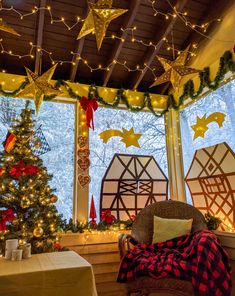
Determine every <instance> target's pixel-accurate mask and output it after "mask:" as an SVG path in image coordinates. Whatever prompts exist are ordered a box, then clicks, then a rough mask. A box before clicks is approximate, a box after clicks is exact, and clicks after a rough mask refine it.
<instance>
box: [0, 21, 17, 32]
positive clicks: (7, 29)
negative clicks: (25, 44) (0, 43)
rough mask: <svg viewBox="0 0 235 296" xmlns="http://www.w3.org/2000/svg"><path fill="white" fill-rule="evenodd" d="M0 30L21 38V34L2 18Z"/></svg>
mask: <svg viewBox="0 0 235 296" xmlns="http://www.w3.org/2000/svg"><path fill="white" fill-rule="evenodd" d="M0 30H1V31H4V32H7V33H10V34H13V35H16V36H20V34H19V33H17V32H16V30H14V29H13V28H12V27H10V26H9V25H8V24H7V23H6V22H5V21H4V20H3V19H2V18H0Z"/></svg>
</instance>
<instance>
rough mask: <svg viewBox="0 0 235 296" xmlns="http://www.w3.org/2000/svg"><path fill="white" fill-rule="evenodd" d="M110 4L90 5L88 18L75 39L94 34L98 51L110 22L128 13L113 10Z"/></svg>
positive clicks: (107, 0) (104, 1) (100, 1)
mask: <svg viewBox="0 0 235 296" xmlns="http://www.w3.org/2000/svg"><path fill="white" fill-rule="evenodd" d="M112 4H113V1H112V0H98V1H97V3H95V4H91V3H90V10H89V13H88V16H87V18H86V20H85V22H84V24H83V26H82V29H81V31H80V33H79V35H78V37H77V39H80V38H82V37H84V36H86V35H88V34H90V33H92V34H95V36H96V43H97V48H98V50H100V48H101V45H102V42H103V39H104V37H105V35H106V31H107V29H108V26H109V24H110V22H111V21H112V20H114V19H115V18H117V17H119V16H121V15H122V14H124V13H126V12H127V11H128V10H127V9H116V8H113V7H112Z"/></svg>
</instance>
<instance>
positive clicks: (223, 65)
mask: <svg viewBox="0 0 235 296" xmlns="http://www.w3.org/2000/svg"><path fill="white" fill-rule="evenodd" d="M229 71H231V72H232V73H234V72H235V62H234V61H233V56H232V53H231V52H230V51H226V52H225V53H224V54H223V55H222V56H221V58H220V63H219V68H218V71H217V74H216V76H215V79H214V80H213V81H212V80H211V79H210V69H209V67H206V68H204V70H202V71H201V72H200V73H199V78H200V85H199V88H198V90H197V91H196V90H195V86H194V82H193V80H188V81H187V82H186V83H185V84H184V91H183V94H182V95H181V96H180V97H179V102H178V103H177V100H176V99H175V97H174V95H173V94H170V95H169V96H168V101H167V106H166V108H165V109H164V110H163V111H161V112H157V111H155V110H154V107H153V105H152V102H151V94H150V93H149V92H145V93H144V99H143V102H142V104H141V106H133V105H131V104H130V102H129V100H128V97H127V96H126V95H125V89H123V88H120V89H118V90H117V93H116V97H115V99H114V102H113V103H109V102H107V101H105V100H104V99H103V98H102V97H101V96H100V95H99V87H98V86H96V85H90V87H89V93H88V99H92V98H95V99H96V100H97V102H98V103H99V104H101V105H103V106H105V107H108V108H113V109H115V108H118V107H119V105H121V104H124V105H125V106H126V108H127V109H128V110H129V111H131V112H140V111H142V110H143V109H145V108H146V109H148V110H149V111H150V112H151V113H152V114H153V115H155V116H156V117H161V116H163V115H164V114H165V113H166V112H167V111H168V110H169V109H170V108H173V109H175V110H178V109H179V108H180V107H181V106H183V104H184V101H185V100H186V99H188V98H191V99H192V100H196V99H197V98H199V96H200V95H201V94H202V93H203V90H204V88H205V87H207V88H208V89H210V90H216V89H217V88H218V87H219V86H220V83H221V82H222V81H223V79H224V77H225V74H226V73H227V72H229ZM27 83H28V80H27V79H25V81H23V82H22V84H21V85H20V86H19V87H18V88H17V89H15V90H14V91H12V92H7V91H4V90H3V87H2V85H0V94H1V95H4V96H7V97H16V96H17V94H18V93H19V92H20V91H21V90H23V89H24V88H25V86H26V85H27ZM55 85H56V87H58V88H59V87H61V86H63V87H65V89H66V91H67V93H68V95H69V97H70V98H72V99H74V100H78V101H80V100H81V96H79V95H77V94H76V93H75V92H74V91H73V89H72V88H71V87H70V86H69V85H68V83H67V82H66V81H64V80H57V81H56V84H55ZM55 97H56V95H50V96H44V100H45V101H50V100H52V99H53V98H55Z"/></svg>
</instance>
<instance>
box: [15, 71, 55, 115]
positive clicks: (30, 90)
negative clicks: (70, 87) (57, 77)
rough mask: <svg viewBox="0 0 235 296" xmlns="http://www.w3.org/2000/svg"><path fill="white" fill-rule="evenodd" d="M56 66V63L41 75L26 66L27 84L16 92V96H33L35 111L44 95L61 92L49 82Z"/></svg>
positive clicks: (37, 109)
mask: <svg viewBox="0 0 235 296" xmlns="http://www.w3.org/2000/svg"><path fill="white" fill-rule="evenodd" d="M56 66H57V65H54V66H53V67H52V68H50V69H49V70H48V71H47V72H45V73H44V74H43V75H42V76H38V75H37V74H35V73H33V72H32V71H31V70H29V69H28V68H25V69H26V72H27V77H28V80H29V84H28V85H26V87H25V88H24V89H23V90H22V91H20V92H19V93H18V94H17V97H33V98H34V104H35V107H36V112H37V113H38V111H39V109H40V106H41V104H42V101H43V98H44V96H49V95H59V94H60V93H61V92H60V91H59V90H58V89H57V88H55V87H54V86H53V85H52V84H50V83H49V82H50V80H51V78H52V76H53V74H54V71H55V68H56Z"/></svg>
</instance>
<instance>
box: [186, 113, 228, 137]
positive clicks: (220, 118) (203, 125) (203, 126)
mask: <svg viewBox="0 0 235 296" xmlns="http://www.w3.org/2000/svg"><path fill="white" fill-rule="evenodd" d="M225 117H226V115H225V114H224V113H222V112H214V113H212V114H210V115H209V116H208V117H207V116H206V114H204V115H203V116H202V118H200V117H199V116H197V119H196V124H194V125H192V126H191V128H192V129H193V131H194V138H193V140H196V139H197V138H199V137H201V138H204V136H205V133H206V132H207V130H208V129H209V128H208V124H209V123H211V122H216V123H217V124H218V126H219V128H221V127H222V126H223V122H224V120H225Z"/></svg>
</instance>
